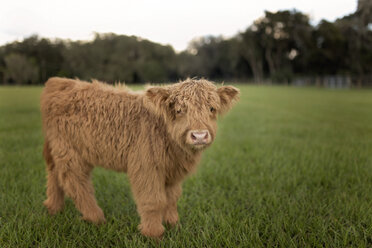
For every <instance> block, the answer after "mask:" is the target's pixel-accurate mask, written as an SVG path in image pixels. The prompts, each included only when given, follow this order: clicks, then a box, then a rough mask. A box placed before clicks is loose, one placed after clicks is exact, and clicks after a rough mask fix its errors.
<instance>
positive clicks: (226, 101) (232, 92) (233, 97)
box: [217, 86, 239, 114]
mask: <svg viewBox="0 0 372 248" xmlns="http://www.w3.org/2000/svg"><path fill="white" fill-rule="evenodd" d="M217 93H218V95H219V97H220V110H219V114H224V113H226V112H228V111H229V110H230V108H231V107H232V105H233V104H234V103H235V102H237V101H238V100H239V89H237V88H235V87H233V86H222V87H220V88H218V89H217Z"/></svg>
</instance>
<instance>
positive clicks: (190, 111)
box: [145, 79, 239, 150]
mask: <svg viewBox="0 0 372 248" xmlns="http://www.w3.org/2000/svg"><path fill="white" fill-rule="evenodd" d="M238 97H239V90H238V89H237V88H235V87H232V86H222V87H220V88H217V87H216V86H215V85H214V84H213V83H211V82H209V81H207V80H203V79H202V80H192V79H187V80H186V81H184V82H180V83H178V84H174V85H171V86H164V87H150V88H148V89H147V90H146V96H145V103H146V105H148V106H149V107H150V109H151V111H154V112H155V113H156V114H157V115H159V116H161V117H162V118H164V120H165V123H166V126H167V130H168V133H169V135H170V136H171V138H172V139H173V140H174V141H176V142H177V143H178V144H179V145H180V146H181V147H184V148H187V149H191V150H200V149H203V148H205V147H207V146H209V145H210V144H211V143H212V142H213V140H214V138H215V137H216V131H217V116H218V115H221V114H223V113H226V112H227V111H228V110H229V109H230V108H231V106H232V104H233V102H235V101H236V100H238Z"/></svg>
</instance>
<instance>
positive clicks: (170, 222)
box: [164, 212, 178, 227]
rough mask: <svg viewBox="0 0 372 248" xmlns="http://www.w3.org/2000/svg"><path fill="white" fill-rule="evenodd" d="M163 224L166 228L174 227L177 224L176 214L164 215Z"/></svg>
mask: <svg viewBox="0 0 372 248" xmlns="http://www.w3.org/2000/svg"><path fill="white" fill-rule="evenodd" d="M164 222H165V224H166V225H167V226H170V227H175V226H176V225H177V224H178V213H169V212H168V213H166V215H165V217H164Z"/></svg>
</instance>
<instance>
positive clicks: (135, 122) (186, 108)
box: [41, 78, 239, 237]
mask: <svg viewBox="0 0 372 248" xmlns="http://www.w3.org/2000/svg"><path fill="white" fill-rule="evenodd" d="M238 95H239V90H238V89H236V88H234V87H232V86H222V87H220V88H217V87H216V86H214V85H213V84H212V83H210V82H208V81H206V80H193V79H187V80H186V81H184V82H181V83H177V84H173V85H170V86H164V87H150V88H147V89H146V90H145V91H144V92H141V93H135V92H131V91H129V90H128V89H120V88H114V87H111V86H108V85H106V84H103V83H99V82H93V83H87V82H82V81H78V80H71V79H66V78H51V79H49V80H48V81H47V82H46V84H45V88H44V91H43V93H42V96H41V112H42V119H43V131H44V135H45V145H44V153H43V155H44V158H45V160H46V164H47V173H48V182H47V199H46V201H45V202H44V205H45V206H46V207H47V208H48V211H49V213H50V214H55V213H57V212H58V211H60V210H62V208H63V206H64V196H65V194H66V195H67V196H69V197H71V198H72V200H73V201H74V202H75V205H76V207H77V209H78V210H79V211H80V212H81V213H82V215H83V219H84V220H88V221H91V222H93V223H101V222H104V221H105V217H104V214H103V212H102V210H101V209H100V207H99V206H98V205H97V202H96V199H95V197H94V189H93V186H92V183H91V180H90V175H91V171H92V169H93V167H94V166H95V165H100V166H102V167H104V168H107V169H113V170H116V171H119V172H126V173H127V174H128V177H129V180H130V183H131V186H132V192H133V196H134V199H135V201H136V204H137V210H138V213H139V215H140V216H141V224H140V226H139V228H140V230H141V232H142V234H143V235H146V236H151V237H159V236H161V235H162V234H163V232H164V227H163V225H162V222H163V221H164V222H165V223H168V224H171V225H175V224H176V223H177V221H178V213H177V200H178V198H179V197H180V195H181V182H182V180H183V179H184V178H185V176H186V175H187V174H189V173H190V172H192V171H193V170H194V169H195V167H196V165H197V164H198V162H199V160H200V156H201V153H202V151H203V149H204V148H205V147H207V146H209V145H210V144H211V143H212V141H213V140H214V138H215V136H216V128H217V126H216V120H217V115H218V114H222V113H224V112H226V111H228V110H229V109H230V107H231V105H232V103H233V102H234V101H235V100H237V98H238Z"/></svg>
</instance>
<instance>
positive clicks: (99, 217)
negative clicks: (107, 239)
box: [82, 209, 106, 225]
mask: <svg viewBox="0 0 372 248" xmlns="http://www.w3.org/2000/svg"><path fill="white" fill-rule="evenodd" d="M82 219H83V220H85V221H89V222H91V223H93V224H96V225H100V224H104V223H106V219H105V215H104V214H103V211H102V210H101V209H99V211H98V210H97V211H96V212H91V213H88V214H84V215H83V217H82Z"/></svg>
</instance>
